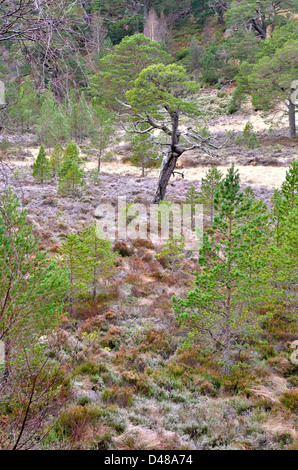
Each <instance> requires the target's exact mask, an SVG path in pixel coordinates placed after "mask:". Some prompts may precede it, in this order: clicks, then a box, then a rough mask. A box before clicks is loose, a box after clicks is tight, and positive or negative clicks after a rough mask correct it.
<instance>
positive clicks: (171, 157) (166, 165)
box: [152, 111, 183, 204]
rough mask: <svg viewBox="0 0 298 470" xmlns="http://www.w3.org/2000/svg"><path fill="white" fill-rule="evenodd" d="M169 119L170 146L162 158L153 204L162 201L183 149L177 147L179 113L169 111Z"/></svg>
mask: <svg viewBox="0 0 298 470" xmlns="http://www.w3.org/2000/svg"><path fill="white" fill-rule="evenodd" d="M171 121H172V136H171V139H172V142H171V147H170V149H169V151H168V154H167V156H166V158H165V159H164V160H163V162H162V165H161V169H160V174H159V178H158V184H157V189H156V192H155V195H154V198H153V201H152V202H153V204H158V203H159V202H160V201H162V200H163V199H164V197H165V195H166V190H167V186H168V183H169V181H170V179H171V176H172V174H173V172H174V170H175V168H176V163H177V160H178V158H179V157H180V156H181V155H182V153H183V151H182V149H180V148H179V137H180V134H179V130H178V127H179V113H178V112H176V111H175V112H172V113H171Z"/></svg>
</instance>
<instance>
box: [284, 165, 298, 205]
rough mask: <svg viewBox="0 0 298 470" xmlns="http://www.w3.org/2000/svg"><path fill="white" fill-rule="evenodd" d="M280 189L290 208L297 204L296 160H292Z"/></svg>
mask: <svg viewBox="0 0 298 470" xmlns="http://www.w3.org/2000/svg"><path fill="white" fill-rule="evenodd" d="M281 191H282V194H283V196H284V198H285V199H286V201H287V203H288V205H289V206H290V208H291V209H294V208H295V207H297V206H298V160H296V159H294V160H293V161H292V163H291V165H290V167H289V169H288V171H287V173H286V179H285V181H284V182H283V184H282V189H281Z"/></svg>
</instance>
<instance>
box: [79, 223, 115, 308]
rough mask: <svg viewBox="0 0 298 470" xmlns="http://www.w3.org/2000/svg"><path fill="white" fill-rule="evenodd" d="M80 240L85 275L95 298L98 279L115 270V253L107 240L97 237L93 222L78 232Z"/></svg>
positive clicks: (102, 278)
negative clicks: (84, 256)
mask: <svg viewBox="0 0 298 470" xmlns="http://www.w3.org/2000/svg"><path fill="white" fill-rule="evenodd" d="M80 240H81V243H82V246H83V247H84V249H85V253H86V259H85V262H84V266H85V270H86V275H87V277H88V278H89V279H90V282H91V286H92V295H93V299H95V298H96V295H97V289H98V281H99V280H104V279H107V278H109V277H110V276H111V275H112V274H113V273H114V271H115V259H116V257H117V253H112V250H111V248H112V247H111V242H110V241H109V240H104V239H100V238H99V237H98V234H97V231H96V224H95V223H94V224H91V225H90V226H89V227H87V228H86V229H85V230H82V231H81V232H80Z"/></svg>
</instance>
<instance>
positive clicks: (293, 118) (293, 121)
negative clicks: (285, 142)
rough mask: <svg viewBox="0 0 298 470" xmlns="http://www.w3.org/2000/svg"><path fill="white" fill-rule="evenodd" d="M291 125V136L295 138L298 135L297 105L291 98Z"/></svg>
mask: <svg viewBox="0 0 298 470" xmlns="http://www.w3.org/2000/svg"><path fill="white" fill-rule="evenodd" d="M288 108H289V126H290V137H291V139H294V138H295V137H296V136H297V131H296V106H295V104H294V103H292V101H291V99H290V100H289V106H288Z"/></svg>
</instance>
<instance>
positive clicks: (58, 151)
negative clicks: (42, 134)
mask: <svg viewBox="0 0 298 470" xmlns="http://www.w3.org/2000/svg"><path fill="white" fill-rule="evenodd" d="M62 159H63V149H62V147H61V145H59V144H57V145H56V146H55V148H54V150H53V152H52V154H51V156H50V163H51V166H52V170H53V174H54V176H57V174H58V172H59V170H60V168H61V165H62Z"/></svg>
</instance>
